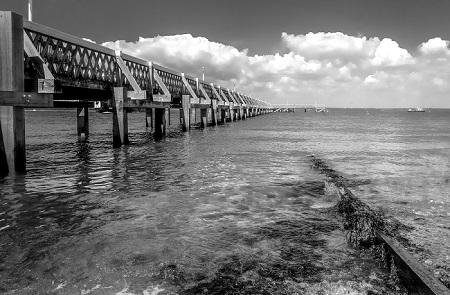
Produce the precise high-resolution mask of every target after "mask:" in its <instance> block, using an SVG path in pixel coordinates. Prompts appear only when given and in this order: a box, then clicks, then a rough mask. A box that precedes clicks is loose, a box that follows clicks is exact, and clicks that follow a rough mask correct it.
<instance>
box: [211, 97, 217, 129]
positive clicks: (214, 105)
mask: <svg viewBox="0 0 450 295" xmlns="http://www.w3.org/2000/svg"><path fill="white" fill-rule="evenodd" d="M211 122H212V124H213V125H214V126H217V100H215V99H211Z"/></svg>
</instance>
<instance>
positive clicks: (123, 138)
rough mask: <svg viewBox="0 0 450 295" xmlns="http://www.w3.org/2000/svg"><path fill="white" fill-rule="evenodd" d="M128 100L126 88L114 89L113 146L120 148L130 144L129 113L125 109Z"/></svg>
mask: <svg viewBox="0 0 450 295" xmlns="http://www.w3.org/2000/svg"><path fill="white" fill-rule="evenodd" d="M126 98H127V89H126V88H125V87H114V96H113V105H114V111H113V146H114V147H119V146H121V145H122V144H128V143H129V141H128V113H127V110H126V109H124V107H123V104H124V100H125V99H126Z"/></svg>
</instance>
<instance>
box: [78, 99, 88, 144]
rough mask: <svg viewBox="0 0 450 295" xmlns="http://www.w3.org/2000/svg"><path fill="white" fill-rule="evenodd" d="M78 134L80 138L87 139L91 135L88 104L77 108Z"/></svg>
mask: <svg viewBox="0 0 450 295" xmlns="http://www.w3.org/2000/svg"><path fill="white" fill-rule="evenodd" d="M77 134H78V140H79V141H83V140H86V139H87V138H88V136H89V110H88V106H87V105H85V106H84V107H81V108H77Z"/></svg>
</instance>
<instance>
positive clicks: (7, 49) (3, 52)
mask: <svg viewBox="0 0 450 295" xmlns="http://www.w3.org/2000/svg"><path fill="white" fill-rule="evenodd" d="M23 52H24V36H23V17H22V16H21V15H18V14H15V13H13V12H10V11H0V91H20V92H23V91H24V72H23V69H24V64H23V61H24V55H23V54H24V53H23ZM0 130H1V132H0V145H1V146H0V176H1V175H3V176H6V175H8V173H9V172H10V170H11V169H13V167H14V170H15V171H16V172H25V170H26V150H25V108H24V107H15V106H0Z"/></svg>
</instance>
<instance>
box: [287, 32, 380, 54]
mask: <svg viewBox="0 0 450 295" xmlns="http://www.w3.org/2000/svg"><path fill="white" fill-rule="evenodd" d="M281 39H282V41H283V43H284V44H285V45H286V46H287V48H288V49H289V50H291V51H292V52H294V53H297V54H299V55H302V56H305V57H307V58H312V59H338V60H341V59H343V58H344V59H352V60H353V59H359V58H364V57H367V56H371V55H373V53H374V52H375V49H376V47H377V46H378V44H379V43H380V40H379V39H378V38H372V39H367V38H366V37H353V36H349V35H346V34H343V33H340V32H337V33H323V32H319V33H308V34H306V35H292V34H287V33H285V32H283V33H282V34H281Z"/></svg>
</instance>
